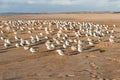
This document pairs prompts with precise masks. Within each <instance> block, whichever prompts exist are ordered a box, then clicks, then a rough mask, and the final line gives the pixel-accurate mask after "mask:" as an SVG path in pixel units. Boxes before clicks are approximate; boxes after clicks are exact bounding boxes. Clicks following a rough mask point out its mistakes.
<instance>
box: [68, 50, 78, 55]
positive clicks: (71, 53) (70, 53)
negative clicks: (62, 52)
mask: <svg viewBox="0 0 120 80" xmlns="http://www.w3.org/2000/svg"><path fill="white" fill-rule="evenodd" d="M77 54H79V52H78V51H71V52H69V53H67V54H66V55H68V56H73V55H77Z"/></svg>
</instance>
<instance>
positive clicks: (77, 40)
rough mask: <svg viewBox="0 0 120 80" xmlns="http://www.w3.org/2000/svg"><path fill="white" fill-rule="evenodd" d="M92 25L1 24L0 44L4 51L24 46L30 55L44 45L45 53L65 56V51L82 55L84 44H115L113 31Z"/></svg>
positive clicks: (36, 22)
mask: <svg viewBox="0 0 120 80" xmlns="http://www.w3.org/2000/svg"><path fill="white" fill-rule="evenodd" d="M115 27H116V25H113V27H109V26H108V25H103V24H95V23H92V22H77V21H59V20H17V21H14V20H13V21H11V20H8V21H0V42H3V44H2V45H3V46H4V48H6V49H7V48H9V47H11V46H14V47H16V48H20V47H23V49H24V50H29V51H30V52H31V53H36V52H38V51H39V49H38V48H36V47H35V45H41V44H44V46H45V47H46V51H55V52H56V53H58V54H59V55H67V51H72V52H78V53H82V52H84V47H85V45H89V46H94V45H95V43H99V42H102V41H104V38H105V37H106V38H107V40H108V42H110V43H114V42H115V36H114V33H115V31H114V28H115Z"/></svg>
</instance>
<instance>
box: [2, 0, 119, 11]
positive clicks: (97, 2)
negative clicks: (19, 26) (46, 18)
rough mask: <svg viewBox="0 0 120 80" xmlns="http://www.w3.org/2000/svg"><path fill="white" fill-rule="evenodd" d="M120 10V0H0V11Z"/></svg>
mask: <svg viewBox="0 0 120 80" xmlns="http://www.w3.org/2000/svg"><path fill="white" fill-rule="evenodd" d="M80 11H120V0H0V13H5V12H15V13H52V12H80Z"/></svg>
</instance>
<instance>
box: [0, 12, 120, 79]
mask: <svg viewBox="0 0 120 80" xmlns="http://www.w3.org/2000/svg"><path fill="white" fill-rule="evenodd" d="M21 19H22V20H30V19H40V20H41V19H48V20H51V19H52V20H53V19H54V20H75V21H91V22H94V23H99V24H107V25H110V26H111V25H112V24H115V25H117V27H116V28H115V30H116V31H117V33H116V34H115V35H116V37H117V43H113V44H110V43H105V42H103V43H102V42H101V43H99V44H96V47H93V48H91V49H88V50H86V51H85V52H82V53H80V54H77V55H71V56H60V55H58V54H57V53H56V52H55V51H51V52H47V51H46V49H45V46H43V45H39V46H40V48H39V52H37V54H36V55H30V52H29V51H25V50H23V48H9V49H5V48H3V47H2V43H3V42H0V80H120V14H45V15H44V14H41V15H38V14H37V15H16V16H0V20H21ZM23 36H25V35H23Z"/></svg>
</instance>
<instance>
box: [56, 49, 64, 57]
mask: <svg viewBox="0 0 120 80" xmlns="http://www.w3.org/2000/svg"><path fill="white" fill-rule="evenodd" d="M56 52H57V53H58V54H59V55H61V56H63V55H65V53H64V51H63V50H61V49H58V50H56Z"/></svg>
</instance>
